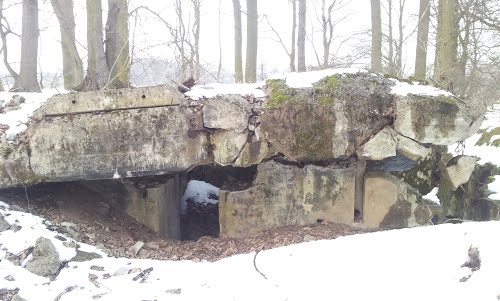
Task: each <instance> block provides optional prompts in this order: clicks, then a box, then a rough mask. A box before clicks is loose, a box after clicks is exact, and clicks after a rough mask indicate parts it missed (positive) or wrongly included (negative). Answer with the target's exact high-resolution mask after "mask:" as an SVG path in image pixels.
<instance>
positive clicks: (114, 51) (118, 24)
mask: <svg viewBox="0 0 500 301" xmlns="http://www.w3.org/2000/svg"><path fill="white" fill-rule="evenodd" d="M106 63H107V65H108V68H109V72H110V79H111V80H110V85H112V86H113V87H115V88H127V87H129V86H130V54H129V31H128V4H127V0H108V20H107V22H106Z"/></svg>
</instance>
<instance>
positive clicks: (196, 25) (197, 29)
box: [193, 0, 201, 80]
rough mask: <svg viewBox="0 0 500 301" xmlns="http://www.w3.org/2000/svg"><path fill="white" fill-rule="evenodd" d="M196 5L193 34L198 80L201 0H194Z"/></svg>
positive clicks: (198, 76)
mask: <svg viewBox="0 0 500 301" xmlns="http://www.w3.org/2000/svg"><path fill="white" fill-rule="evenodd" d="M193 6H194V25H193V27H194V28H193V36H194V63H195V66H194V68H195V77H196V80H198V79H199V78H200V29H201V13H200V7H201V1H200V0H193Z"/></svg>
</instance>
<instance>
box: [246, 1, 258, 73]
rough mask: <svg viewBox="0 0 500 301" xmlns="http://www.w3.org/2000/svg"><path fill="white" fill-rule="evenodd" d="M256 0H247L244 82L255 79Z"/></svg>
mask: <svg viewBox="0 0 500 301" xmlns="http://www.w3.org/2000/svg"><path fill="white" fill-rule="evenodd" d="M257 40H258V14H257V0H247V51H246V65H245V82H247V83H255V82H256V81H257V43H258V41H257Z"/></svg>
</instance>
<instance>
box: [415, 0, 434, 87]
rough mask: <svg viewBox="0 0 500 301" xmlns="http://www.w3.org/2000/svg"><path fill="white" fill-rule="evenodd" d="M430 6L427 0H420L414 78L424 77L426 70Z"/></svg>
mask: <svg viewBox="0 0 500 301" xmlns="http://www.w3.org/2000/svg"><path fill="white" fill-rule="evenodd" d="M430 11H431V7H430V5H429V0H420V11H419V14H418V32H417V49H416V54H415V78H416V79H418V80H424V79H425V73H426V70H427V44H428V40H429V21H430V15H431V14H430Z"/></svg>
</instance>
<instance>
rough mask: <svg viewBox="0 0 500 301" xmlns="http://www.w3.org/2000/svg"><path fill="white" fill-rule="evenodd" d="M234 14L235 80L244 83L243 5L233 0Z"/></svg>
mask: <svg viewBox="0 0 500 301" xmlns="http://www.w3.org/2000/svg"><path fill="white" fill-rule="evenodd" d="M233 12H234V80H235V82H237V83H242V82H243V54H242V43H243V38H242V32H241V31H242V30H241V5H240V0H233Z"/></svg>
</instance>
